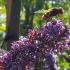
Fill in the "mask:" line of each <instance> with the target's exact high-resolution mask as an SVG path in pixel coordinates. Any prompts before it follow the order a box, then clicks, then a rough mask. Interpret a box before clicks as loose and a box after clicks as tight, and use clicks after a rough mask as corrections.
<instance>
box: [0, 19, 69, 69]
mask: <svg viewBox="0 0 70 70" xmlns="http://www.w3.org/2000/svg"><path fill="white" fill-rule="evenodd" d="M69 47H70V31H69V29H68V28H67V26H66V25H65V24H64V23H63V22H62V21H61V20H52V21H50V22H48V23H47V24H46V25H45V26H43V27H42V28H41V29H39V28H35V29H34V30H30V31H29V33H28V36H27V37H22V36H21V37H20V38H19V40H18V41H16V42H14V43H12V45H11V50H10V51H9V52H7V53H6V54H4V56H3V57H2V60H1V61H0V62H2V63H4V64H5V66H6V69H5V70H25V68H28V70H41V69H42V68H41V69H36V64H42V65H43V66H42V67H43V69H42V70H48V69H47V68H48V67H49V66H51V63H50V64H49V63H48V61H47V60H49V59H48V57H47V56H49V55H50V54H51V53H53V52H63V51H64V50H65V49H66V48H69ZM50 57H51V58H52V56H51V55H50ZM38 61H39V63H38ZM50 61H51V60H50ZM52 63H53V64H54V63H55V61H54V59H53V58H52ZM48 64H49V65H48Z"/></svg>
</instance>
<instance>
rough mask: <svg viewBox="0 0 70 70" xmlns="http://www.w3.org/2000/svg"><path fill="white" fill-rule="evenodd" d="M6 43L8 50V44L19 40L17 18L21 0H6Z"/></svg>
mask: <svg viewBox="0 0 70 70" xmlns="http://www.w3.org/2000/svg"><path fill="white" fill-rule="evenodd" d="M6 6H7V24H6V28H7V31H6V41H7V48H8V49H9V48H10V47H9V46H10V43H11V42H13V41H15V40H18V38H19V23H20V21H19V17H20V7H21V0H7V4H6Z"/></svg>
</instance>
